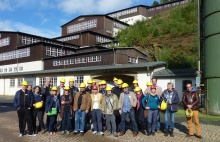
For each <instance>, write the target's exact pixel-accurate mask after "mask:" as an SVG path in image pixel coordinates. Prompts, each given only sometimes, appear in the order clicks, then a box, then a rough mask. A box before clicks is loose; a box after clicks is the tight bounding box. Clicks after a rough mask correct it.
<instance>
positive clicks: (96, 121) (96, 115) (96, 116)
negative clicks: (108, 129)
mask: <svg viewBox="0 0 220 142" xmlns="http://www.w3.org/2000/svg"><path fill="white" fill-rule="evenodd" d="M92 123H93V129H94V131H98V130H99V132H102V112H101V110H100V109H93V110H92ZM97 126H98V128H97Z"/></svg>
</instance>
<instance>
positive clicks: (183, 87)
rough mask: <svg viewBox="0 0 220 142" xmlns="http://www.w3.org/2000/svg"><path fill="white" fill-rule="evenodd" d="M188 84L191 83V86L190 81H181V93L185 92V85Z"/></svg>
mask: <svg viewBox="0 0 220 142" xmlns="http://www.w3.org/2000/svg"><path fill="white" fill-rule="evenodd" d="M188 83H191V84H192V81H191V80H183V81H182V92H184V91H186V90H187V88H186V84H188ZM192 87H193V85H192Z"/></svg>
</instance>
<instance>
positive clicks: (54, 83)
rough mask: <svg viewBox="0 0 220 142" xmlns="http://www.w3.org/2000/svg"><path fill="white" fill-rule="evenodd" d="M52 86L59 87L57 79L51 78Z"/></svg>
mask: <svg viewBox="0 0 220 142" xmlns="http://www.w3.org/2000/svg"><path fill="white" fill-rule="evenodd" d="M51 85H52V86H57V77H51Z"/></svg>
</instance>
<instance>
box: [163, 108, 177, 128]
mask: <svg viewBox="0 0 220 142" xmlns="http://www.w3.org/2000/svg"><path fill="white" fill-rule="evenodd" d="M168 114H170V128H171V129H172V130H173V129H174V123H175V122H174V116H175V112H172V111H170V110H169V109H166V112H165V114H164V123H165V129H166V130H168Z"/></svg>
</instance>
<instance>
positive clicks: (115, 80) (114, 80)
mask: <svg viewBox="0 0 220 142" xmlns="http://www.w3.org/2000/svg"><path fill="white" fill-rule="evenodd" d="M113 83H114V87H117V86H118V84H117V83H118V79H117V78H116V77H114V78H113Z"/></svg>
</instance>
